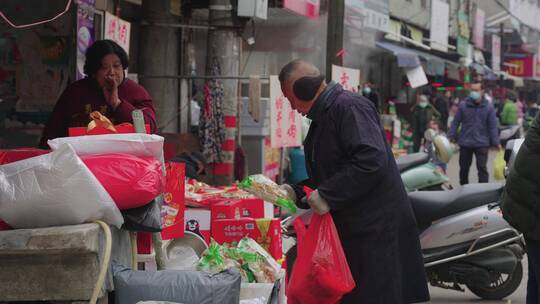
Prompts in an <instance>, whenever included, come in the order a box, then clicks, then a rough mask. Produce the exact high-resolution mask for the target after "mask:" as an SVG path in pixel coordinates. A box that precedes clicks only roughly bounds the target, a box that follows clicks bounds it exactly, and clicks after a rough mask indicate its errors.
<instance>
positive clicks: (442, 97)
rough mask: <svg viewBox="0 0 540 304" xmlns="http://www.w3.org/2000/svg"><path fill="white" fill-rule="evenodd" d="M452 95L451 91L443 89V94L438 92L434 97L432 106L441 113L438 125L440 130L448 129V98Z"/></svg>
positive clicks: (445, 130)
mask: <svg viewBox="0 0 540 304" xmlns="http://www.w3.org/2000/svg"><path fill="white" fill-rule="evenodd" d="M451 96H452V92H450V91H445V92H444V94H441V93H438V94H437V97H435V101H434V104H433V105H434V106H435V110H437V112H439V114H441V117H440V126H441V131H443V132H447V131H448V116H449V114H450V113H449V112H450V111H449V110H450V98H451Z"/></svg>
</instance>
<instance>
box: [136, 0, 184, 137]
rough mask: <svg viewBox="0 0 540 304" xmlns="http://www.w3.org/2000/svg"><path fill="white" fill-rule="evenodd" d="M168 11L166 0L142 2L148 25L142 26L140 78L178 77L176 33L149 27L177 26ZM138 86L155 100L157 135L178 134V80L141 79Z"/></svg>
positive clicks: (169, 29)
mask: <svg viewBox="0 0 540 304" xmlns="http://www.w3.org/2000/svg"><path fill="white" fill-rule="evenodd" d="M169 11H170V1H169V0H143V2H142V12H143V20H144V21H146V23H147V24H148V25H142V26H141V38H140V44H139V46H140V56H139V58H140V71H139V73H140V74H142V75H178V54H179V53H180V51H179V49H178V46H179V43H178V29H177V28H174V27H165V26H155V25H152V24H153V23H161V24H169V23H175V22H177V21H176V20H175V18H174V17H173V16H172V15H171V14H170V13H169ZM141 84H142V85H143V86H144V87H145V88H146V89H147V90H148V92H149V93H150V95H151V96H152V98H153V100H154V106H155V108H156V121H157V125H158V127H159V128H161V130H160V131H163V132H177V127H178V123H177V120H178V80H177V79H161V78H143V79H141Z"/></svg>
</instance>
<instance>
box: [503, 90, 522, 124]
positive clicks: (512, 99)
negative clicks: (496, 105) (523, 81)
mask: <svg viewBox="0 0 540 304" xmlns="http://www.w3.org/2000/svg"><path fill="white" fill-rule="evenodd" d="M517 123H518V108H517V105H516V94H515V93H514V92H508V93H507V94H506V99H505V100H504V105H503V109H502V112H501V125H503V126H513V125H517Z"/></svg>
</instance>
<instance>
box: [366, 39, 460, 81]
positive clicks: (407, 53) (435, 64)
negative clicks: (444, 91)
mask: <svg viewBox="0 0 540 304" xmlns="http://www.w3.org/2000/svg"><path fill="white" fill-rule="evenodd" d="M376 44H377V46H378V47H380V48H381V49H384V50H386V51H389V52H391V53H393V54H394V56H396V58H397V62H398V66H399V67H402V68H414V67H417V66H419V65H421V64H422V63H424V67H425V69H426V74H429V75H444V69H445V67H446V66H448V67H453V68H456V69H457V68H459V64H457V63H454V62H452V61H449V60H446V59H443V58H440V57H437V56H435V55H431V54H428V53H425V52H421V51H417V50H413V49H408V48H405V47H401V46H399V45H396V44H393V43H389V42H377V43H376Z"/></svg>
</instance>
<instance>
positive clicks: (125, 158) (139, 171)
mask: <svg viewBox="0 0 540 304" xmlns="http://www.w3.org/2000/svg"><path fill="white" fill-rule="evenodd" d="M81 159H82V161H83V162H84V164H85V165H86V166H87V167H88V169H90V171H92V173H93V174H94V175H95V177H96V178H97V179H98V180H99V182H100V183H101V185H103V187H104V188H105V190H107V192H108V193H109V195H110V196H111V197H112V199H113V200H114V202H115V203H116V206H117V207H118V209H120V210H123V209H131V208H137V207H141V206H144V205H146V204H148V203H149V202H150V201H152V200H153V199H154V198H156V196H158V195H159V194H160V193H161V191H162V190H163V185H164V181H165V178H164V176H163V174H162V171H161V163H160V162H159V161H158V160H156V159H155V158H153V157H149V156H145V157H137V156H133V155H131V154H120V153H111V154H95V155H84V156H81Z"/></svg>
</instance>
